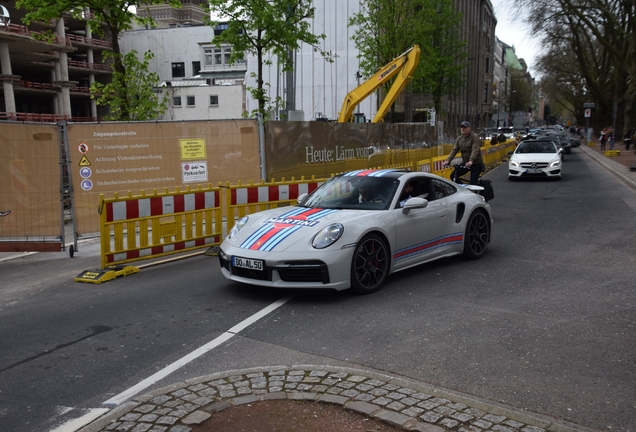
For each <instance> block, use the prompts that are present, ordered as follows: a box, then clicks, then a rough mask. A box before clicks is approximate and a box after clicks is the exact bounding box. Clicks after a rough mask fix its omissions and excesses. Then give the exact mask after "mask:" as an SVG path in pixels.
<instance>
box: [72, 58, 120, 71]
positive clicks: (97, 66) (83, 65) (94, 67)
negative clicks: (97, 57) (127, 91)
mask: <svg viewBox="0 0 636 432" xmlns="http://www.w3.org/2000/svg"><path fill="white" fill-rule="evenodd" d="M67 64H68V66H69V67H74V68H79V69H85V70H91V71H96V72H107V73H110V72H111V69H110V65H107V64H102V63H88V62H85V61H77V60H68V62H67Z"/></svg>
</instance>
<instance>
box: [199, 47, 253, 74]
mask: <svg viewBox="0 0 636 432" xmlns="http://www.w3.org/2000/svg"><path fill="white" fill-rule="evenodd" d="M231 56H232V48H231V47H220V48H219V47H214V48H212V47H210V48H204V49H203V64H204V65H205V67H207V68H215V69H219V68H227V67H231V66H234V65H233V64H230V57H231ZM243 63H245V60H244V59H238V60H237V61H236V64H237V65H238V64H243Z"/></svg>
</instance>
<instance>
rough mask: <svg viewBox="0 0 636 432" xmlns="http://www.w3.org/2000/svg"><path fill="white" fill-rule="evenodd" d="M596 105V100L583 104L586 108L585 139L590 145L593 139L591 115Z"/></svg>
mask: <svg viewBox="0 0 636 432" xmlns="http://www.w3.org/2000/svg"><path fill="white" fill-rule="evenodd" d="M595 105H596V104H595V103H594V102H586V103H584V104H583V108H585V139H586V144H587V145H590V141H591V139H592V134H591V133H590V117H591V116H592V108H594V106H595Z"/></svg>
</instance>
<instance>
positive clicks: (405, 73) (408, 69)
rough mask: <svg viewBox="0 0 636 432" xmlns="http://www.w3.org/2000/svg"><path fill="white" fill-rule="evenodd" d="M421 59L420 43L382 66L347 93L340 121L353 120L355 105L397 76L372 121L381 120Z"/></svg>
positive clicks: (339, 116)
mask: <svg viewBox="0 0 636 432" xmlns="http://www.w3.org/2000/svg"><path fill="white" fill-rule="evenodd" d="M419 61H420V47H419V45H413V46H412V47H411V48H409V49H408V50H406V51H405V52H404V53H402V54H400V55H399V56H397V57H396V58H394V59H393V60H391V62H389V63H388V64H387V65H385V66H383V67H382V68H380V70H378V72H376V73H375V75H372V76H371V77H370V78H369V79H368V80H366V81H365V82H363V83H362V84H360V85H359V86H358V87H356V88H355V89H353V90H352V91H350V92H349V93H348V94H347V96H346V97H345V100H344V102H343V104H342V108H341V109H340V114H339V115H338V122H339V123H347V122H351V121H353V110H354V109H355V107H356V106H358V105H359V104H360V102H362V101H363V100H364V99H365V98H366V97H368V96H369V95H370V94H371V93H373V92H374V91H376V90H377V89H378V88H379V87H380V86H381V85H383V84H385V83H386V82H387V81H389V80H390V79H391V78H393V77H394V76H395V81H394V82H393V85H392V86H391V88H390V89H389V91H388V93H387V94H386V97H385V98H384V101H382V104H381V105H380V108H378V112H377V113H376V114H375V117H374V118H373V120H372V123H378V122H381V121H382V119H383V118H384V115H385V114H386V113H387V112H388V111H389V108H391V105H393V102H395V100H396V99H397V97H398V95H399V94H400V92H401V91H402V90H403V89H404V87H405V86H406V84H407V83H408V82H409V81H410V80H411V78H412V77H413V72H414V71H415V69H416V68H417V65H418V63H419ZM396 75H397V76H396Z"/></svg>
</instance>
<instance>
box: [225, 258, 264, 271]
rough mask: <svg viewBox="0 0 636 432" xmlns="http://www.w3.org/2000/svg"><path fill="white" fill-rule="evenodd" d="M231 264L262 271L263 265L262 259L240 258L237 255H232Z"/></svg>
mask: <svg viewBox="0 0 636 432" xmlns="http://www.w3.org/2000/svg"><path fill="white" fill-rule="evenodd" d="M232 265H233V266H234V267H240V268H245V269H250V270H259V271H263V268H264V267H265V266H264V264H263V260H255V259H250V258H241V257H237V256H233V257H232Z"/></svg>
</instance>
